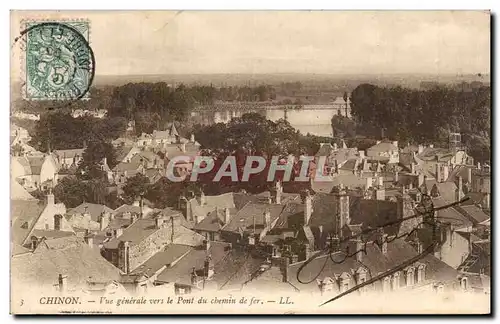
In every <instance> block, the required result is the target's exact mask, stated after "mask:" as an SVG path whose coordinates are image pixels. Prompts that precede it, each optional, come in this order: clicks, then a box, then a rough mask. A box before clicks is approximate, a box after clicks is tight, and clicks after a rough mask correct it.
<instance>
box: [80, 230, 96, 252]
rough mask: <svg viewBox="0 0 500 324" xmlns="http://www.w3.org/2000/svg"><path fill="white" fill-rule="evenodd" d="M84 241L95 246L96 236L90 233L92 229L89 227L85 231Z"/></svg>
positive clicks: (90, 246)
mask: <svg viewBox="0 0 500 324" xmlns="http://www.w3.org/2000/svg"><path fill="white" fill-rule="evenodd" d="M83 239H84V241H85V243H86V244H87V245H88V247H89V248H93V247H94V237H93V235H92V234H91V233H90V231H89V230H88V229H87V230H86V231H85V236H84V238H83Z"/></svg>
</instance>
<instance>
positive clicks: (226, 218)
mask: <svg viewBox="0 0 500 324" xmlns="http://www.w3.org/2000/svg"><path fill="white" fill-rule="evenodd" d="M230 221H231V212H230V211H229V208H227V207H226V208H224V224H226V225H227V224H229V222H230Z"/></svg>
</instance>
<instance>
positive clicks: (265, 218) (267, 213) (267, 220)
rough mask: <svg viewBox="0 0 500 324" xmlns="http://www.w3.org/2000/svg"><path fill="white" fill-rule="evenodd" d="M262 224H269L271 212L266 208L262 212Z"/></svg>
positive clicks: (268, 225) (266, 225) (267, 225)
mask: <svg viewBox="0 0 500 324" xmlns="http://www.w3.org/2000/svg"><path fill="white" fill-rule="evenodd" d="M264 226H265V227H266V228H267V227H270V226H271V212H270V211H269V209H266V211H265V212H264Z"/></svg>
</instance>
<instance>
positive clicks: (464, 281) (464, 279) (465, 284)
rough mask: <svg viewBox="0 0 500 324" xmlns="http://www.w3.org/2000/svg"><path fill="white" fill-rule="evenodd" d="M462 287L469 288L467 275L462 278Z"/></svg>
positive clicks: (463, 288)
mask: <svg viewBox="0 0 500 324" xmlns="http://www.w3.org/2000/svg"><path fill="white" fill-rule="evenodd" d="M460 288H462V290H467V289H468V288H469V282H468V280H467V277H463V278H462V279H460Z"/></svg>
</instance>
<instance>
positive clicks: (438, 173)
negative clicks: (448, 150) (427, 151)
mask: <svg viewBox="0 0 500 324" xmlns="http://www.w3.org/2000/svg"><path fill="white" fill-rule="evenodd" d="M436 181H437V182H443V178H442V177H441V166H440V165H439V163H436Z"/></svg>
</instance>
